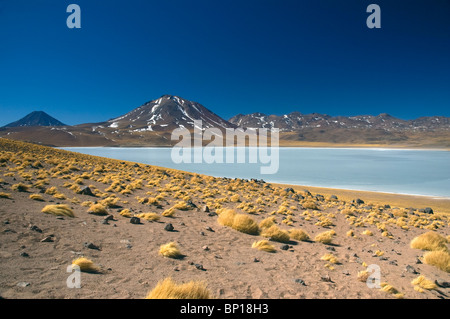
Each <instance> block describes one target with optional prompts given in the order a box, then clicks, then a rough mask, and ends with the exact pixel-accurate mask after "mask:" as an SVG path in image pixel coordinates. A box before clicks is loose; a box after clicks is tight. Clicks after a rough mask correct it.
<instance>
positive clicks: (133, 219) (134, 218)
mask: <svg viewBox="0 0 450 319" xmlns="http://www.w3.org/2000/svg"><path fill="white" fill-rule="evenodd" d="M130 223H132V224H135V225H136V224H140V223H141V219H140V218H139V217H136V216H134V217H131V218H130Z"/></svg>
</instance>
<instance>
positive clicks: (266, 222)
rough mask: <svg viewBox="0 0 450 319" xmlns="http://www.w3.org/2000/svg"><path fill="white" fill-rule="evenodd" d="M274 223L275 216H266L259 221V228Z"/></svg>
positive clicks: (267, 226)
mask: <svg viewBox="0 0 450 319" xmlns="http://www.w3.org/2000/svg"><path fill="white" fill-rule="evenodd" d="M272 225H275V216H271V217H267V218H266V219H263V220H262V221H261V222H260V223H259V228H261V229H263V228H269V227H270V226H272Z"/></svg>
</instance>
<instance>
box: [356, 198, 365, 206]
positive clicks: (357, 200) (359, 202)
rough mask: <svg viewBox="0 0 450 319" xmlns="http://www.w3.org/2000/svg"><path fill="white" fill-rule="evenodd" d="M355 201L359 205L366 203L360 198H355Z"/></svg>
mask: <svg viewBox="0 0 450 319" xmlns="http://www.w3.org/2000/svg"><path fill="white" fill-rule="evenodd" d="M353 202H354V203H356V204H358V205H360V204H364V201H363V200H362V199H359V198H357V199H355V200H353Z"/></svg>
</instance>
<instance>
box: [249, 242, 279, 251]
mask: <svg viewBox="0 0 450 319" xmlns="http://www.w3.org/2000/svg"><path fill="white" fill-rule="evenodd" d="M252 248H255V249H258V250H262V251H267V252H269V253H273V252H275V247H274V246H273V245H272V244H270V243H269V241H268V240H265V239H263V240H259V241H255V242H254V243H253V244H252Z"/></svg>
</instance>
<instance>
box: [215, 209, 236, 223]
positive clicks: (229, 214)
mask: <svg viewBox="0 0 450 319" xmlns="http://www.w3.org/2000/svg"><path fill="white" fill-rule="evenodd" d="M217 213H218V214H219V217H218V218H217V222H218V223H219V224H220V225H222V226H227V227H231V226H232V225H233V221H234V217H235V216H236V215H237V213H236V211H234V210H233V209H219V210H217Z"/></svg>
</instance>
